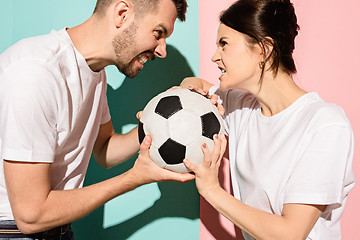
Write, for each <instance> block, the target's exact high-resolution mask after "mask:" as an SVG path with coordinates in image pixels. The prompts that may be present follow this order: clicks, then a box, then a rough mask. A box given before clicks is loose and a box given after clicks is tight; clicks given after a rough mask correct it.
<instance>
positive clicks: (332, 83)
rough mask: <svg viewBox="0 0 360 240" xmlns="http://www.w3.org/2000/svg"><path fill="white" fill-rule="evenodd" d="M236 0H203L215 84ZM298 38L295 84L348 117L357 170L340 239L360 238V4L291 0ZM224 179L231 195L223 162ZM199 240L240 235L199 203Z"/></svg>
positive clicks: (203, 36) (205, 51)
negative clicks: (223, 18)
mask: <svg viewBox="0 0 360 240" xmlns="http://www.w3.org/2000/svg"><path fill="white" fill-rule="evenodd" d="M232 2H234V1H233V0H211V4H209V0H199V9H200V12H199V21H200V23H199V24H200V77H201V78H204V79H207V80H209V81H211V82H213V83H217V79H218V77H219V75H220V72H219V70H218V69H217V67H216V65H215V64H214V63H212V62H211V61H210V58H211V56H212V54H213V53H214V51H215V38H216V33H217V28H218V24H219V21H218V16H219V13H220V12H221V11H222V10H224V9H226V8H227V7H228V6H229V5H230V4H231V3H232ZM293 3H294V5H295V9H296V13H297V16H298V22H299V25H300V28H301V30H300V34H299V36H298V37H297V40H296V50H295V52H294V56H295V61H296V64H297V69H298V74H297V75H296V76H295V80H296V82H297V83H298V84H299V86H301V87H302V88H303V89H305V90H307V91H315V92H318V93H319V94H320V95H321V96H322V98H323V99H325V100H326V101H328V102H334V103H336V104H337V105H339V106H341V107H342V108H343V109H344V110H345V112H346V114H347V116H348V117H349V119H350V121H351V123H352V126H353V129H354V134H355V154H354V164H353V167H354V172H355V177H356V180H357V184H356V186H355V188H354V189H353V190H352V192H351V193H350V196H349V199H348V203H347V206H346V209H345V213H344V216H343V219H342V239H344V240H357V239H360V232H359V229H356V227H358V226H359V224H358V223H357V222H358V219H357V217H358V216H359V214H360V206H359V204H358V203H360V187H359V183H358V181H359V176H360V166H359V165H360V159H359V150H360V148H359V147H360V145H359V142H358V141H357V139H359V137H360V113H359V111H358V109H359V107H358V104H360V94H359V89H360V81H359V80H360V77H359V74H358V73H357V70H358V69H359V68H360V60H359V57H360V47H359V44H358V42H359V39H360V33H359V32H360V31H359V30H360V29H359V23H360V17H359V15H360V14H359V12H360V2H359V1H358V0H347V1H345V2H341V1H328V0H317V1H304V0H293ZM223 165H224V166H223V171H221V172H220V178H221V179H222V181H223V186H224V187H225V188H226V189H227V190H229V191H230V180H229V174H228V160H226V159H225V161H224V164H223ZM200 219H201V221H200V239H204V240H211V239H222V240H228V239H229V240H230V239H241V233H240V232H239V230H238V229H237V228H235V227H234V226H233V224H231V223H230V222H229V221H228V220H227V219H225V218H224V217H222V216H219V214H218V213H217V212H216V211H215V210H214V209H213V208H212V207H211V206H209V205H208V204H207V202H206V201H205V200H203V199H201V202H200Z"/></svg>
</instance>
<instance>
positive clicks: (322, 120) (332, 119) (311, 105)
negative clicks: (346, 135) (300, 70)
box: [304, 92, 350, 127]
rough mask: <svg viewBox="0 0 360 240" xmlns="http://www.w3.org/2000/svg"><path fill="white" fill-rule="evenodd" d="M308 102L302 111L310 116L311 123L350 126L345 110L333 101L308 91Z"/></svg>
mask: <svg viewBox="0 0 360 240" xmlns="http://www.w3.org/2000/svg"><path fill="white" fill-rule="evenodd" d="M309 95H310V97H309V100H308V101H309V102H308V104H307V105H306V107H305V108H304V113H305V114H306V115H307V116H309V117H311V118H312V124H314V125H316V126H318V127H320V126H331V125H343V126H346V125H348V126H350V121H349V119H348V117H347V115H346V113H345V111H344V110H343V109H342V108H341V107H340V106H338V105H337V104H335V103H330V102H326V101H324V100H323V99H322V98H321V97H320V95H319V94H317V93H315V92H312V93H309Z"/></svg>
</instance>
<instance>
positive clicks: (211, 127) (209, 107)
mask: <svg viewBox="0 0 360 240" xmlns="http://www.w3.org/2000/svg"><path fill="white" fill-rule="evenodd" d="M222 121H223V120H222V117H221V116H220V114H219V112H218V109H217V108H216V106H214V105H213V104H212V103H211V102H210V100H209V99H208V98H206V97H204V96H202V95H200V94H198V93H195V92H192V91H190V90H188V89H175V90H169V91H166V92H163V93H160V94H159V95H157V96H156V97H154V98H153V99H151V100H150V101H149V102H148V104H147V105H146V106H145V108H144V110H143V113H142V116H141V118H140V123H139V130H138V134H139V141H140V143H141V142H142V141H143V139H144V137H145V135H150V136H151V137H152V144H151V146H150V157H151V158H152V159H153V161H154V162H155V163H156V164H158V165H159V166H160V167H163V168H166V169H169V170H172V171H175V172H189V169H188V168H186V166H185V165H184V164H183V160H184V158H188V159H189V160H190V161H191V162H192V163H194V164H200V163H201V162H202V161H203V158H204V157H203V152H202V149H201V147H200V146H201V144H203V143H206V144H207V147H208V148H209V150H210V151H212V149H213V146H214V142H213V136H214V134H220V133H223V132H224V128H223V123H222Z"/></svg>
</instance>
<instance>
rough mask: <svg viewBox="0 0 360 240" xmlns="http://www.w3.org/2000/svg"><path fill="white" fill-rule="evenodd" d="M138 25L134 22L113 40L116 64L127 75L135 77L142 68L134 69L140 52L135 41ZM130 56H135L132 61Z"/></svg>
mask: <svg viewBox="0 0 360 240" xmlns="http://www.w3.org/2000/svg"><path fill="white" fill-rule="evenodd" d="M137 29H138V26H137V25H136V24H135V22H132V23H131V24H130V26H129V27H128V28H127V29H125V30H124V31H123V32H122V33H121V34H119V35H117V36H116V37H115V38H114V40H113V47H114V51H115V54H116V61H115V64H114V65H115V66H116V67H117V69H118V70H119V71H120V72H122V73H123V74H124V75H125V76H126V77H129V78H133V77H135V76H136V75H137V74H138V72H139V71H140V69H134V67H133V66H134V62H135V61H136V60H137V57H138V55H137V53H138V52H139V51H138V49H137V46H136V44H135V43H134V40H135V36H136V33H137ZM129 56H134V57H133V59H132V60H130V62H128V61H127V60H124V59H128V58H129Z"/></svg>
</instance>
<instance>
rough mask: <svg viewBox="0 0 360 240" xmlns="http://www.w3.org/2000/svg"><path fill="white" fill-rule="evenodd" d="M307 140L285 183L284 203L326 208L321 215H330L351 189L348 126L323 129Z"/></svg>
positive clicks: (350, 148) (351, 173)
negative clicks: (327, 213) (328, 213)
mask: <svg viewBox="0 0 360 240" xmlns="http://www.w3.org/2000/svg"><path fill="white" fill-rule="evenodd" d="M309 139H311V140H310V141H309V144H308V146H307V148H306V150H305V151H304V152H303V154H302V155H301V156H300V159H299V161H298V165H297V166H296V168H295V170H294V172H293V174H292V175H291V177H290V179H289V181H288V184H287V189H286V194H285V203H303V204H316V205H327V207H326V209H325V212H327V211H331V210H333V209H336V208H338V207H340V206H341V204H342V202H343V199H344V198H346V197H347V194H348V193H349V192H350V190H351V188H352V187H353V185H354V176H353V172H352V158H353V133H352V129H351V126H350V125H349V124H332V125H325V126H323V127H320V128H317V129H315V130H314V131H312V132H311V133H310V134H309ZM299 144H300V143H299Z"/></svg>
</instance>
